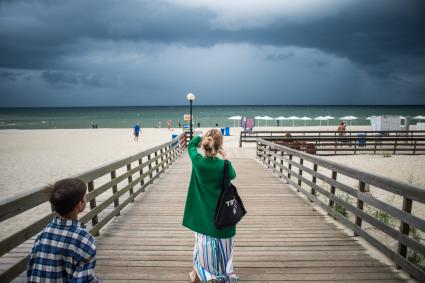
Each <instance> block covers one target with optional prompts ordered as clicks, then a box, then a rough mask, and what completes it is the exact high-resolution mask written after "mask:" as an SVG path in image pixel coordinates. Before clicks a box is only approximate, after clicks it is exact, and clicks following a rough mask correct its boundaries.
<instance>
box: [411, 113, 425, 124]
mask: <svg viewBox="0 0 425 283" xmlns="http://www.w3.org/2000/svg"><path fill="white" fill-rule="evenodd" d="M413 119H415V120H419V122H420V121H421V120H425V116H421V115H419V116H415V117H413Z"/></svg>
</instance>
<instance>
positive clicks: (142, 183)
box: [139, 158, 145, 192]
mask: <svg viewBox="0 0 425 283" xmlns="http://www.w3.org/2000/svg"><path fill="white" fill-rule="evenodd" d="M142 163H143V162H142V158H140V159H139V166H140V170H139V174H140V176H143V166H141V165H142ZM144 184H145V178H141V179H140V186H141V187H142V188H141V190H142V192H144V191H145V188H143V185H144Z"/></svg>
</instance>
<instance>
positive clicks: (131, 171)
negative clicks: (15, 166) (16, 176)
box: [0, 133, 187, 282]
mask: <svg viewBox="0 0 425 283" xmlns="http://www.w3.org/2000/svg"><path fill="white" fill-rule="evenodd" d="M186 139H187V138H186V134H185V133H183V134H181V135H179V136H178V137H176V138H175V139H173V140H171V141H169V142H166V143H164V144H161V145H159V146H155V147H153V148H150V149H148V150H145V151H142V152H140V153H137V154H135V155H132V156H130V157H127V158H123V159H120V160H118V161H115V162H112V163H110V164H107V165H104V166H100V167H98V168H95V169H92V170H89V171H86V172H83V173H82V174H79V175H77V176H74V178H79V179H81V180H82V181H83V182H85V183H86V184H87V186H88V191H89V192H88V195H87V201H88V202H89V203H90V208H88V209H87V210H88V211H87V212H86V213H85V214H84V215H82V217H81V218H80V220H81V222H83V223H86V224H87V223H88V224H91V225H89V226H90V233H92V234H93V235H98V234H99V231H100V229H101V228H102V227H103V226H104V225H106V224H107V223H108V222H109V221H110V220H111V219H112V218H113V217H114V216H117V215H119V213H120V211H121V210H122V209H123V208H124V207H125V206H126V205H127V204H128V203H130V202H132V201H134V199H135V197H136V196H138V195H139V194H140V193H141V192H144V191H145V188H146V187H147V186H148V185H150V184H152V183H153V181H154V180H155V179H156V178H158V176H159V175H160V174H161V173H163V172H164V171H165V169H166V168H168V167H169V166H170V165H171V164H172V163H173V162H174V161H175V159H176V158H177V157H178V156H179V155H180V154H181V153H182V151H183V150H184V148H185V147H186ZM133 163H136V166H133V168H132V165H133ZM118 170H121V171H122V170H126V171H125V172H124V173H122V174H121V175H119V176H117V171H118ZM135 175H136V177H135V179H134V180H133V176H135ZM104 177H108V178H110V181H108V182H106V183H103V184H100V185H99V186H97V187H96V186H95V181H96V180H97V179H99V178H104ZM96 182H97V181H96ZM123 182H125V185H124V186H122V188H118V185H119V184H123ZM134 189H136V190H135V191H134ZM108 192H109V194H107V195H106V199H104V200H100V199H98V197H99V196H100V195H102V196H104V195H105V193H108ZM126 193H128V195H125V194H126ZM47 201H48V196H47V194H46V193H45V191H44V190H43V188H36V189H33V190H31V191H30V192H27V193H24V194H20V195H18V196H15V197H11V198H8V199H5V200H2V201H0V222H2V221H5V220H7V219H10V218H12V217H15V216H17V215H19V214H21V213H23V212H25V211H28V210H29V209H33V208H35V207H38V206H40V205H42V204H45V203H46V202H47ZM112 205H113V207H112V211H110V212H109V211H107V212H106V211H105V208H108V207H110V206H112ZM105 213H107V214H106V215H104V214H105ZM54 215H55V214H54V213H50V214H48V215H43V216H42V217H41V218H40V219H39V220H37V221H35V222H34V223H31V224H29V225H27V226H26V227H22V229H21V230H20V231H17V232H16V233H14V234H12V235H9V236H8V237H7V238H5V239H3V240H2V241H1V242H0V256H4V255H5V254H6V253H8V252H10V251H12V250H13V249H15V248H16V247H18V246H20V245H21V244H22V243H24V242H25V241H27V240H28V239H30V238H31V237H33V236H34V235H36V234H37V233H39V232H40V231H41V230H42V229H43V228H44V227H45V225H46V224H47V223H48V222H49V221H51V219H52V218H53V217H54ZM100 218H101V219H100ZM89 222H91V223H89ZM26 258H27V257H24V258H19V261H18V262H16V263H15V264H12V265H11V266H10V267H9V268H8V269H7V270H5V271H3V272H2V273H1V274H0V282H9V281H11V280H13V279H14V278H16V277H17V276H19V274H21V273H22V272H23V271H24V270H25V269H26V264H27V260H26Z"/></svg>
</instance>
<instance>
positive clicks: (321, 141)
mask: <svg viewBox="0 0 425 283" xmlns="http://www.w3.org/2000/svg"><path fill="white" fill-rule="evenodd" d="M357 132H359V134H360V133H361V135H358V134H355V133H357ZM267 133H268V135H267ZM272 133H273V132H253V133H248V132H241V135H240V139H239V147H241V146H242V143H243V142H247V143H248V142H256V140H257V139H258V138H260V139H264V140H267V141H273V142H275V143H279V144H281V145H284V146H288V147H291V148H295V149H297V150H302V151H306V152H308V153H313V154H318V155H337V154H357V153H369V154H377V153H384V154H413V155H415V154H425V131H410V132H401V131H398V132H395V134H391V135H390V134H388V135H374V134H376V133H378V132H374V131H352V132H346V133H345V135H340V133H338V132H336V131H333V132H330V131H324V132H312V131H310V133H312V134H308V133H307V132H301V131H297V132H274V133H277V134H278V135H275V134H272ZM306 133H307V134H306ZM288 134H289V135H288Z"/></svg>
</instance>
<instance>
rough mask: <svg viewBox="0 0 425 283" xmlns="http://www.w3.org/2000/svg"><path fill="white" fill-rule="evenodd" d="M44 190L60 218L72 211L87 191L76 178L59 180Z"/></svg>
mask: <svg viewBox="0 0 425 283" xmlns="http://www.w3.org/2000/svg"><path fill="white" fill-rule="evenodd" d="M46 189H47V191H48V192H49V193H50V198H49V200H50V203H51V204H52V208H53V210H54V211H56V212H57V213H59V214H60V215H62V216H64V215H67V214H69V213H70V212H71V211H73V210H74V208H75V207H76V206H77V204H78V203H79V202H80V201H82V200H83V198H84V194H85V193H86V191H87V187H86V184H85V183H84V182H83V181H81V180H80V179H76V178H69V179H63V180H60V181H58V182H56V183H55V184H54V185H53V186H49V187H47V188H46Z"/></svg>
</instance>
